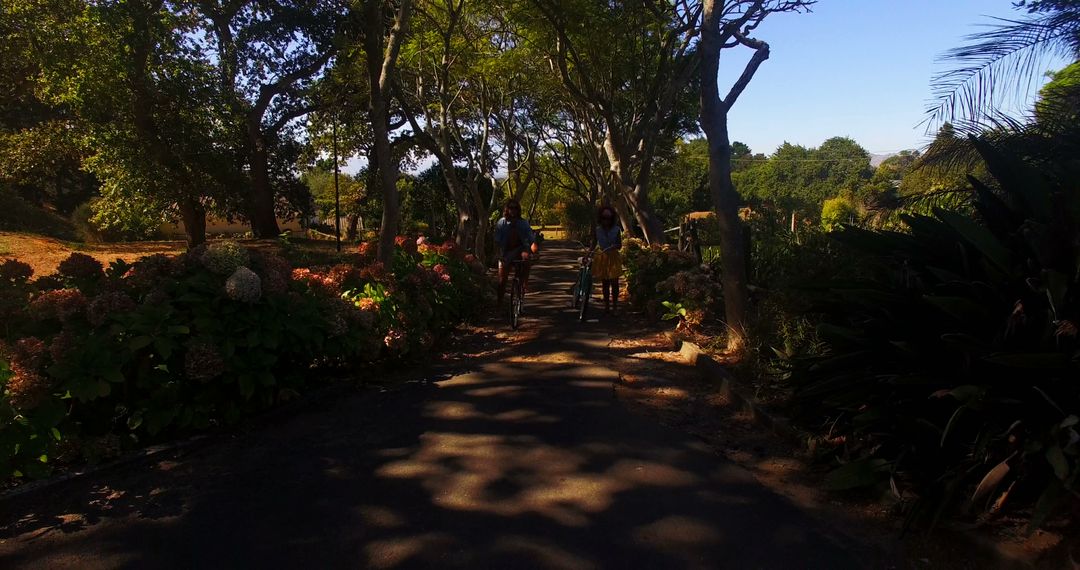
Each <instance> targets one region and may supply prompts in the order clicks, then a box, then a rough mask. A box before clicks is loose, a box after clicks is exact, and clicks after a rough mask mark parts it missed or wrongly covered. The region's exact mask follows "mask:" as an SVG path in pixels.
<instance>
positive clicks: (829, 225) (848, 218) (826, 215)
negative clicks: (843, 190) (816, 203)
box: [821, 196, 856, 231]
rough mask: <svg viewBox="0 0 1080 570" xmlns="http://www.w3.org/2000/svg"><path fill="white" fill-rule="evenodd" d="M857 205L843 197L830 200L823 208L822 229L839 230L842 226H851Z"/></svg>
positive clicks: (826, 201)
mask: <svg viewBox="0 0 1080 570" xmlns="http://www.w3.org/2000/svg"><path fill="white" fill-rule="evenodd" d="M855 213H856V212H855V205H854V204H852V203H851V200H849V199H848V198H845V197H843V196H837V197H835V198H829V199H828V200H825V203H824V204H822V206H821V227H822V228H824V229H825V231H832V230H835V229H838V228H839V227H840V224H849V223H851V222H853V221H854V218H855Z"/></svg>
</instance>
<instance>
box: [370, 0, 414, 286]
mask: <svg viewBox="0 0 1080 570" xmlns="http://www.w3.org/2000/svg"><path fill="white" fill-rule="evenodd" d="M411 7H412V5H411V2H410V0H402V1H401V4H400V6H399V8H398V13H397V16H396V19H395V23H394V27H393V28H392V29H391V30H390V35H389V37H388V38H387V39H386V44H385V49H384V44H383V10H382V8H383V2H382V0H367V2H366V4H365V6H364V8H365V10H364V11H365V16H366V17H367V19H368V22H367V29H366V30H365V35H364V36H365V37H364V51H365V52H367V64H368V78H369V79H370V81H371V83H370V85H371V89H370V99H369V107H368V111H369V113H370V117H371V128H372V134H373V135H374V139H375V166H376V169H377V170H378V171H379V182H380V185H381V186H382V191H383V211H382V226H381V227H380V228H379V250H378V259H379V261H381V262H383V264H385V265H386V266H389V265H390V262H391V261H393V259H394V238H396V237H397V232H398V225H399V224H400V222H401V205H400V203H399V202H398V191H397V179H398V174H399V173H398V164H397V161H396V160H394V156H393V151H392V150H391V148H390V75H391V74H392V73H393V70H394V66H395V65H396V64H397V56H398V53H399V50H400V49H401V42H402V39H403V36H404V34H405V31H406V29H407V28H408V25H409V12H410V9H411Z"/></svg>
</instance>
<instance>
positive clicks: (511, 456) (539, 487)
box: [377, 433, 701, 527]
mask: <svg viewBox="0 0 1080 570" xmlns="http://www.w3.org/2000/svg"><path fill="white" fill-rule="evenodd" d="M421 440H422V447H421V448H420V449H419V450H418V451H417V452H415V453H414V454H412V455H411V456H410V457H408V458H405V459H402V460H400V461H395V462H392V463H390V464H387V465H385V466H383V467H382V468H380V469H379V470H378V471H377V474H378V475H379V476H381V477H387V478H395V479H416V480H418V481H419V482H420V484H421V485H422V486H423V487H424V488H425V489H427V491H428V492H429V493H430V496H431V501H432V502H433V503H434V504H436V505H438V506H440V507H443V508H447V509H453V510H459V511H473V512H485V513H492V514H497V515H500V516H507V517H513V516H520V515H523V514H529V513H533V514H537V515H540V516H543V517H546V518H548V519H550V520H553V521H555V522H557V523H558V524H561V525H564V526H571V527H580V526H585V525H587V524H589V523H590V516H591V515H594V514H598V513H601V512H603V511H605V510H606V509H608V508H610V507H611V505H612V504H613V503H614V502H615V499H616V496H617V495H618V494H619V493H622V492H626V491H629V490H632V489H635V488H640V487H666V488H672V487H688V486H692V485H697V484H700V483H701V481H700V480H699V478H697V477H695V476H694V475H692V474H690V473H688V472H685V471H682V470H680V469H677V468H674V467H671V466H670V465H668V464H667V463H665V462H664V461H665V459H667V458H659V459H658V460H656V461H643V460H626V459H621V460H617V461H614V463H613V464H611V465H610V466H609V467H607V468H604V469H603V470H601V471H587V470H586V466H587V465H590V464H594V463H595V462H596V461H597V460H598V459H602V458H603V457H604V456H611V457H612V459H614V458H615V457H617V456H618V455H623V454H625V452H626V451H627V450H620V449H617V448H615V447H613V446H609V445H595V444H594V445H590V446H582V447H581V448H577V449H570V450H568V449H564V448H559V447H554V446H550V445H543V444H540V443H539V442H537V440H536V439H535V438H532V437H524V436H520V437H497V436H490V435H467V434H456V433H427V434H424V435H423V436H422V437H421ZM672 459H674V458H672Z"/></svg>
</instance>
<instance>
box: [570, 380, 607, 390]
mask: <svg viewBox="0 0 1080 570" xmlns="http://www.w3.org/2000/svg"><path fill="white" fill-rule="evenodd" d="M570 385H571V386H574V387H575V388H594V389H603V390H608V389H610V388H611V381H603V380H574V381H573V382H571V383H570Z"/></svg>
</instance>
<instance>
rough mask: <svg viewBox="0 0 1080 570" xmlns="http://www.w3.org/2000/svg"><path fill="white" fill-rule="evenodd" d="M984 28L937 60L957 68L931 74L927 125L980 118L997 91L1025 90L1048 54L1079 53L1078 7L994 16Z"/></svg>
mask: <svg viewBox="0 0 1080 570" xmlns="http://www.w3.org/2000/svg"><path fill="white" fill-rule="evenodd" d="M995 20H996V22H997V23H995V24H990V25H989V26H988V27H989V29H988V30H987V31H984V32H980V33H976V34H972V35H969V36H967V37H966V38H965V39H966V40H968V41H969V42H972V43H969V44H968V45H964V46H961V47H958V48H956V49H953V50H951V51H949V52H947V53H946V54H945V55H944V56H943V57H942V60H943V61H946V62H954V63H957V64H959V67H957V68H955V69H951V70H948V71H944V72H942V73H939V74H938V75H936V76H935V77H934V78H933V80H932V82H931V85H932V88H933V93H934V97H933V99H932V101H931V107H930V108H929V109H928V110H927V119H926V121H925V122H926V123H927V124H929V125H930V126H934V125H937V124H940V123H942V122H944V121H953V120H970V121H980V120H983V119H985V118H986V117H988V116H990V115H991V114H992V112H993V110H994V109H995V108H996V107H997V106H998V103H999V100H1000V98H1001V96H1002V95H1005V94H1007V92H1004V91H1003V89H1009V88H1010V87H1011V93H1012V95H1013V97H1014V98H1016V99H1019V98H1020V97H1022V96H1023V94H1026V93H1028V92H1030V88H1031V85H1032V84H1033V82H1034V81H1035V80H1036V79H1037V78H1038V77H1040V76H1041V75H1042V74H1043V73H1044V72H1045V71H1047V65H1048V63H1049V62H1050V61H1051V60H1052V59H1053V57H1054V56H1064V57H1066V58H1073V59H1075V58H1076V57H1077V56H1078V55H1080V8H1077V7H1073V6H1069V7H1062V8H1060V9H1057V10H1053V11H1050V12H1048V13H1045V14H1038V15H1032V16H1030V17H1029V18H1027V19H1023V20H1008V19H1002V18H995Z"/></svg>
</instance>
